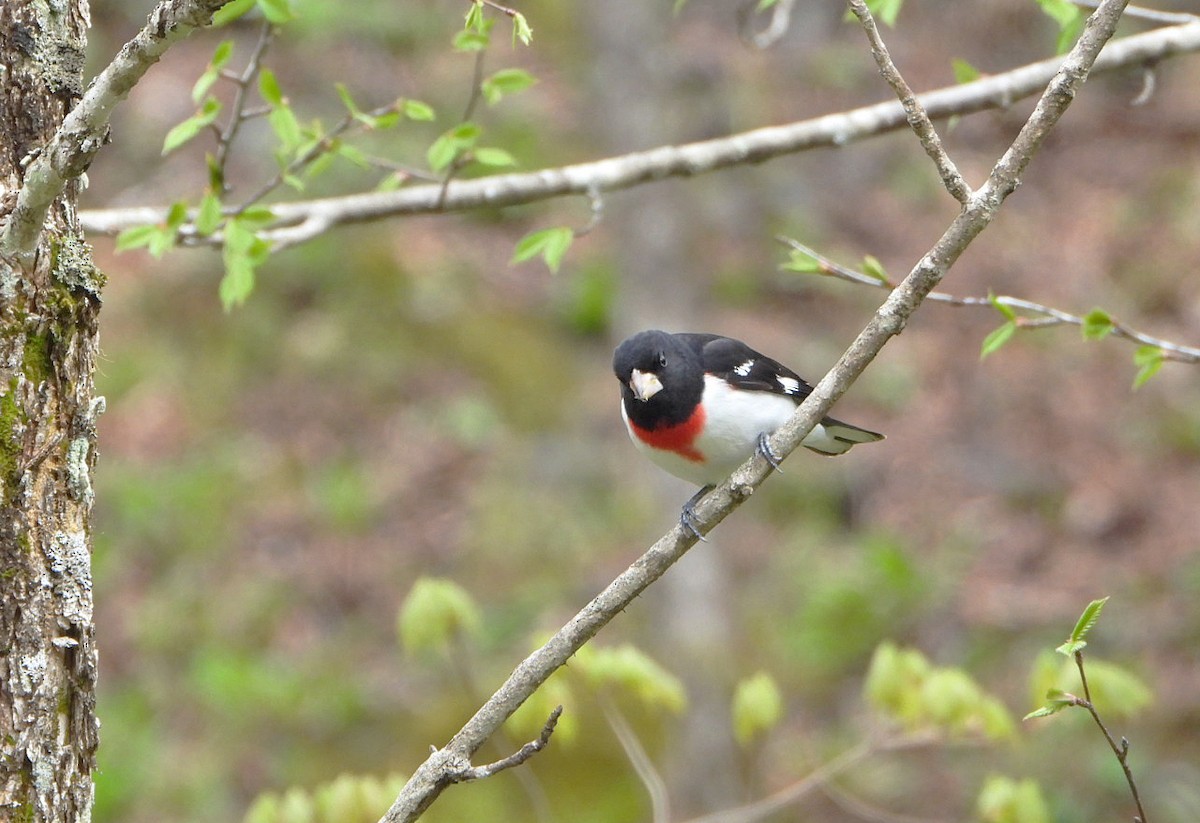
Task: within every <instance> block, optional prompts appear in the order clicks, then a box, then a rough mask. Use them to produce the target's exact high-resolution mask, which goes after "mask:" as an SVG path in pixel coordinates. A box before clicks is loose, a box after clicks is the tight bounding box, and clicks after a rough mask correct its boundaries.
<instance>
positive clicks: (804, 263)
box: [779, 249, 825, 274]
mask: <svg viewBox="0 0 1200 823" xmlns="http://www.w3.org/2000/svg"><path fill="white" fill-rule="evenodd" d="M779 268H781V269H783V270H784V271H794V272H800V273H801V274H824V273H825V270H824V269H823V268H822V267H821V261H819V260H817V258H815V257H813V256H812V255H811V254H809V253H808V252H804V251H800V249H792V250H791V251H790V252H789V253H788V259H787V262H785V263H783V264H782V265H780V267H779Z"/></svg>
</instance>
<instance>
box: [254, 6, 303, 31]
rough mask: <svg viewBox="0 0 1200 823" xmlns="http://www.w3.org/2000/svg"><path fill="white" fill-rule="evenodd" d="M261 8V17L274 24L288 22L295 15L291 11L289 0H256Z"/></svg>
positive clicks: (278, 24) (279, 24)
mask: <svg viewBox="0 0 1200 823" xmlns="http://www.w3.org/2000/svg"><path fill="white" fill-rule="evenodd" d="M257 2H258V7H259V8H260V9H262V13H263V17H265V18H267V20H268V21H269V22H271V23H273V24H274V25H276V26H281V25H283V24H284V23H286V22H288V21H289V20H291V19H292V17H294V16H295V15H293V13H292V4H291V0H257Z"/></svg>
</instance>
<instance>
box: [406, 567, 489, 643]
mask: <svg viewBox="0 0 1200 823" xmlns="http://www.w3.org/2000/svg"><path fill="white" fill-rule="evenodd" d="M482 625H483V618H482V616H481V615H480V612H479V607H478V606H477V605H476V604H475V600H474V598H472V597H471V595H470V594H469V593H468V592H467V590H466V589H464V588H463V587H462V586H460V585H458V584H457V583H455V582H454V581H453V580H447V579H445V578H441V577H422V578H420V579H419V580H417V582H416V583H414V584H413V587H412V590H411V591H409V593H408V597H406V598H404V603H403V604H401V606H400V611H399V612H398V613H397V615H396V631H397V633H398V634H399V637H400V643H401V645H402V646H403V647H404V651H405V653H407V654H424V653H427V652H442V651H446V650H448V649H449V648H450V646H451V644H453V643H454V641H455V640H456V639H457V638H459V637H463V636H466V637H470V636H472V635H475V634H476V633H478V632H479V630H480V628H481V627H482Z"/></svg>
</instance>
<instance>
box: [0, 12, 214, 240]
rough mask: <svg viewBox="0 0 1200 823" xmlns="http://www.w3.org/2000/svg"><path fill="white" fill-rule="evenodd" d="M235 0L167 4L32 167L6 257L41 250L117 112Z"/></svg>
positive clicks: (12, 220) (9, 230) (7, 232)
mask: <svg viewBox="0 0 1200 823" xmlns="http://www.w3.org/2000/svg"><path fill="white" fill-rule="evenodd" d="M228 2H229V0H163V1H162V2H161V3H159V4H158V6H157V7H155V9H154V11H152V12H151V13H150V17H149V18H148V19H147V21H146V25H145V26H144V27H143V28H142V30H141V31H139V32H138V33H137V35H136V36H134V38H133V39H132V40H130V41H129V42H128V43H126V44H125V46H124V47H123V48H122V49H121V51H120V52H118V53H117V56H116V57H114V58H113V61H112V62H111V63H109V64H108V66H107V67H106V68H105V69H104V71H102V72H100V74H99V75H97V76H96V78H95V79H94V80H93V81H92V83H91V85H90V86H89V87H88V90H87V92H86V93H85V94H84V95H83V99H81V100H80V101H79V103H78V104H76V106H75V108H74V109H72V110H71V112H70V113H69V114H68V115H67V116H66V119H65V120H64V121H63V124H62V127H61V128H59V130H58V133H57V134H55V135H54V138H53V139H52V140H51V141H50V143H49V145H47V146H46V147H45V148H44V149H43V150H42V152H41V153H40V154H39V155H38V156H37V157H36V158H35V159H34V160H33V162H31V163H30V164H29V167H28V168H27V169H26V171H25V179H24V183H23V185H22V186H21V191H20V192H19V194H18V195H17V204H16V207H15V208H14V209H13V212H12V214H11V216H10V217H9V221H8V225H7V226H5V228H4V234H3V235H2V236H0V252H4V253H8V254H27V253H29V252H30V251H32V250H33V248H34V247H35V246H36V245H37V240H38V236H39V235H40V234H41V232H42V224H43V222H44V221H45V218H46V212H47V211H48V210H49V208H50V204H51V203H53V202H54V200H55V198H57V197H58V196H59V194H61V193H62V190H63V188H64V187H65V186H66V185H67V183H68V182H69V181H71V180H74V179H75V178H77V177H79V176H80V175H81V174H83V173H84V172H85V171H86V170H87V167H88V165H89V164H90V163H91V162H92V157H93V156H95V154H96V152H97V151H99V149H100V147H101V146H102V145H103V144H104V141H105V140H106V139H107V138H108V118H109V116H110V115H111V114H112V110H113V108H114V107H115V106H116V105H117V104H118V103H120V102H121V101H122V100H124V99H125V97H126V96H127V95H128V94H129V91H130V90H131V89H132V88H133V87H134V86H135V85H137V82H138V81H139V80H141V78H142V75H144V74H145V73H146V71H147V70H148V69H149V68H150V67H151V66H152V65H154V64H155V63H156V62H158V58H160V57H161V56H162V55H163V53H164V52H165V51H166V50H167V49H168V48H169V47H170V46H171V45H172V44H173V43H175V42H177V41H179V40H182V39H183V38H184V37H186V36H187V35H188V34H190V33H191V31H192V30H193V29H195V28H198V27H200V26H206V25H208V24H209V23H211V22H212V16H213V12H215V11H216V10H217V9H219V8H221V7H222V6H224V5H225V4H226V3H228Z"/></svg>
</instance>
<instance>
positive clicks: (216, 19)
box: [212, 0, 255, 28]
mask: <svg viewBox="0 0 1200 823" xmlns="http://www.w3.org/2000/svg"><path fill="white" fill-rule="evenodd" d="M254 3H255V0H233V2H232V3H228V4H226V5H224V6H222V7H221V8H220V9H218V10H217V11H216V12H214V13H213V16H212V24H213V27H214V28H215V27H218V26H224V25H226V24H228V23H231V22H233V21H234V20H237V19H238V18H239V17H241V16H242V15H243V14H245V13H246V12H248V11H250V9H252V8H254Z"/></svg>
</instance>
